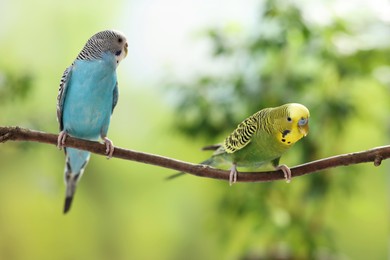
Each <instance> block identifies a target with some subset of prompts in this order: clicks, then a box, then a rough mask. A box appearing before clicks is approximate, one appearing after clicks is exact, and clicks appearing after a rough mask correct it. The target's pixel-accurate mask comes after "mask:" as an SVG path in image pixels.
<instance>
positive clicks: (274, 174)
mask: <svg viewBox="0 0 390 260" xmlns="http://www.w3.org/2000/svg"><path fill="white" fill-rule="evenodd" d="M57 137H58V135H56V134H49V133H44V132H39V131H35V130H30V129H25V128H20V127H0V142H7V141H30V142H40V143H48V144H53V145H57ZM65 146H67V147H73V148H78V149H82V150H86V151H90V152H92V153H95V154H100V155H105V150H106V147H105V145H104V144H101V143H98V142H93V141H87V140H82V139H77V138H72V137H68V138H67V139H66V144H65ZM113 157H116V158H120V159H124V160H130V161H136V162H140V163H146V164H151V165H156V166H160V167H164V168H169V169H173V170H177V171H181V172H186V173H190V174H193V175H196V176H200V177H207V178H214V179H223V180H229V172H228V171H224V170H218V169H215V168H212V167H209V166H205V165H200V164H192V163H187V162H183V161H179V160H175V159H171V158H167V157H163V156H158V155H153V154H149V153H143V152H137V151H133V150H128V149H123V148H119V147H115V150H114V154H113ZM388 158H390V145H387V146H382V147H377V148H373V149H370V150H367V151H362V152H355V153H349V154H342V155H337V156H333V157H329V158H325V159H321V160H317V161H313V162H309V163H305V164H302V165H298V166H295V167H292V168H291V173H292V177H297V176H301V175H305V174H310V173H315V172H318V171H322V170H325V169H329V168H334V167H339V166H347V165H352V164H358V163H366V162H373V163H374V165H375V166H379V165H380V164H381V162H382V160H386V159H388ZM237 179H238V180H237V181H240V182H265V181H274V180H284V175H283V172H282V171H281V170H278V171H266V172H239V173H238V178H237Z"/></svg>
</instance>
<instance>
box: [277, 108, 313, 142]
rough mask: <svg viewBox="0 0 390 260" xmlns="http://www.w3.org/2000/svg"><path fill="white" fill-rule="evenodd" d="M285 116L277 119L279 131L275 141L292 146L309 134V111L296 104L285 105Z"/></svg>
mask: <svg viewBox="0 0 390 260" xmlns="http://www.w3.org/2000/svg"><path fill="white" fill-rule="evenodd" d="M285 106H286V108H287V109H286V112H287V115H286V116H284V117H283V118H279V119H278V125H279V127H278V128H279V129H278V132H277V139H278V141H279V142H281V143H283V144H286V145H292V144H294V143H296V142H297V141H299V140H300V139H301V138H302V137H305V136H306V135H307V134H308V133H309V117H310V113H309V110H308V109H307V108H306V107H305V106H303V105H301V104H297V103H292V104H287V105H285Z"/></svg>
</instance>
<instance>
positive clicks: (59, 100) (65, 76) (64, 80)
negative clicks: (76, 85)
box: [57, 64, 73, 131]
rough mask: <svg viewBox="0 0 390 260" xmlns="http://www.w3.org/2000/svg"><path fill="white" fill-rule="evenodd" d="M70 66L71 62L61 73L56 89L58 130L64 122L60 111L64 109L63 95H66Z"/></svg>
mask: <svg viewBox="0 0 390 260" xmlns="http://www.w3.org/2000/svg"><path fill="white" fill-rule="evenodd" d="M72 68H73V64H72V65H71V66H69V67H67V68H66V69H65V71H64V73H63V74H62V77H61V81H60V87H59V89H58V96H57V120H58V123H59V124H60V131H62V130H63V129H64V124H63V122H62V113H63V109H64V103H65V97H66V91H67V87H68V83H69V79H70V77H71V75H72Z"/></svg>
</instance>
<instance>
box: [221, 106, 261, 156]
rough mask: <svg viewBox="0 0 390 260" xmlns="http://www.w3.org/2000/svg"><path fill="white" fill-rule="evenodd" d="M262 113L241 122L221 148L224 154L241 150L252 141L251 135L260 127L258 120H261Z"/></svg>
mask: <svg viewBox="0 0 390 260" xmlns="http://www.w3.org/2000/svg"><path fill="white" fill-rule="evenodd" d="M263 111H264V110H261V111H259V112H257V113H256V114H254V115H252V116H250V117H248V118H247V119H245V120H244V121H242V122H241V123H240V124H239V125H238V126H237V128H236V129H235V130H234V131H233V133H231V134H230V135H229V136H228V137H227V138H226V139H225V141H224V143H223V146H222V147H223V149H224V151H225V152H226V153H234V152H236V151H238V150H241V149H242V148H244V147H245V146H247V145H248V144H249V143H250V142H251V141H252V137H253V135H254V134H255V133H256V132H257V131H258V129H259V127H260V118H262V115H261V114H263V113H264V112H263Z"/></svg>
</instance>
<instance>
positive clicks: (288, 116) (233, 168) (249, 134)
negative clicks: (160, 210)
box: [168, 103, 310, 185]
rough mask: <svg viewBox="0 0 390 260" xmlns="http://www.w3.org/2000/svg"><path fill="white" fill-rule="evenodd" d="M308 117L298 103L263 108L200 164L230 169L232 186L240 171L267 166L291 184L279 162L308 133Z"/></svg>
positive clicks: (289, 171) (302, 106) (206, 148)
mask: <svg viewBox="0 0 390 260" xmlns="http://www.w3.org/2000/svg"><path fill="white" fill-rule="evenodd" d="M309 117H310V112H309V110H308V109H307V108H306V107H305V106H304V105H301V104H298V103H289V104H284V105H281V106H279V107H273V108H264V109H262V110H260V111H258V112H256V113H255V114H253V115H252V116H250V117H248V118H246V119H245V120H244V121H242V122H241V123H240V124H239V125H238V126H237V128H236V129H235V130H234V131H233V132H232V133H231V134H230V135H229V136H228V137H226V139H225V140H224V142H223V143H221V144H217V145H211V146H208V147H205V148H203V150H214V153H213V155H212V156H211V157H210V158H209V159H207V160H206V161H204V162H201V164H203V165H208V166H212V167H220V166H222V165H227V164H228V165H230V174H229V184H230V185H232V184H233V183H235V182H236V181H237V167H247V168H258V167H261V166H264V165H267V164H271V165H272V166H273V167H274V168H275V169H276V170H279V169H280V170H282V171H283V173H284V177H285V179H286V181H287V182H290V181H291V170H290V168H289V167H288V166H287V165H285V164H281V165H279V160H280V157H281V156H282V154H283V153H284V152H286V151H287V150H288V149H289V148H290V147H292V146H293V144H295V143H296V142H297V141H299V140H300V139H301V138H303V137H305V136H306V135H307V134H308V133H309ZM181 174H183V173H178V174H174V175H172V176H170V177H168V178H169V179H171V178H174V177H176V176H179V175H181Z"/></svg>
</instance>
